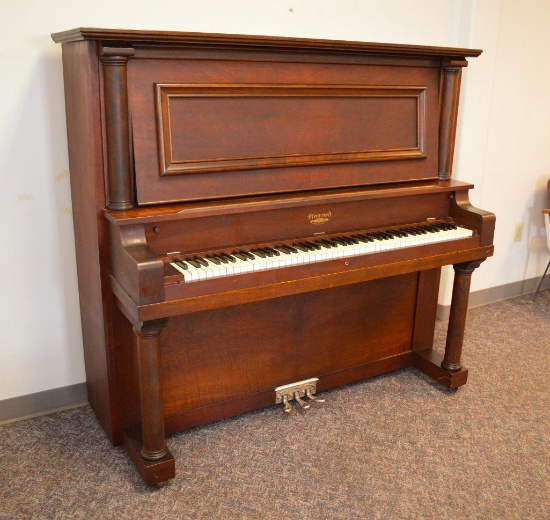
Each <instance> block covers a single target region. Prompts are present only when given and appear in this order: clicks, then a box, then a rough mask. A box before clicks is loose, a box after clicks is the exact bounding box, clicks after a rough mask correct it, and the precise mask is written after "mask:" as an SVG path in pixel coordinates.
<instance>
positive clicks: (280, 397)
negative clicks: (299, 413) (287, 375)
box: [275, 377, 325, 413]
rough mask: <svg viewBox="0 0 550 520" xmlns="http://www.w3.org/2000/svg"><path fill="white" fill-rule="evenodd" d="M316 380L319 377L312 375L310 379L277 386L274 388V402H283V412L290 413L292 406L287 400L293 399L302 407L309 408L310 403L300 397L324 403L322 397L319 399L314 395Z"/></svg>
mask: <svg viewBox="0 0 550 520" xmlns="http://www.w3.org/2000/svg"><path fill="white" fill-rule="evenodd" d="M317 381H319V378H317V377H313V378H311V379H305V380H304V381H298V382H296V383H290V384H288V385H283V386H278V387H277V388H275V404H279V403H283V405H284V407H285V412H286V413H290V412H292V406H291V405H290V402H289V401H292V400H293V399H294V400H295V401H296V402H297V403H298V404H299V405H300V407H301V408H303V409H307V408H309V406H310V405H309V403H308V402H307V401H304V400H303V399H302V397H307V398H308V399H310V400H311V401H313V402H316V403H324V402H325V400H324V399H320V398H319V397H316V396H315V395H314V394H315V392H316V391H317Z"/></svg>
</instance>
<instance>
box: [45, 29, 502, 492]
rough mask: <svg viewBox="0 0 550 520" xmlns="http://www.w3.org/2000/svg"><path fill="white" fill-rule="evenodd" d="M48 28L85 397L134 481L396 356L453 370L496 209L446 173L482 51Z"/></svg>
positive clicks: (161, 477) (432, 371) (390, 367)
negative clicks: (57, 46) (261, 412)
mask: <svg viewBox="0 0 550 520" xmlns="http://www.w3.org/2000/svg"><path fill="white" fill-rule="evenodd" d="M53 39H54V41H56V42H59V43H61V44H62V48H63V70H64V82H65V99H66V116H67V132H68V144H69V158H70V174H71V175H70V177H71V189H72V204H73V214H74V226H75V239H76V254H77V264H78V279H79V291H80V305H81V316H82V329H83V337H84V353H85V362H86V377H87V385H88V396H89V401H90V404H91V406H92V407H93V409H94V411H95V413H96V415H97V417H98V419H99V422H100V423H101V425H102V426H103V428H104V429H105V431H106V433H107V435H108V437H109V439H110V440H111V442H112V443H113V444H115V445H119V444H123V445H124V447H125V449H126V450H127V451H128V454H129V456H130V457H131V459H132V461H133V463H134V464H135V466H136V468H137V470H138V471H139V473H140V474H141V475H142V477H143V478H144V480H145V481H146V482H147V483H148V484H150V485H153V484H157V483H159V482H162V481H166V480H168V479H170V478H172V477H174V475H175V461H174V458H173V457H172V455H171V454H170V452H169V450H168V448H167V445H166V440H165V437H166V435H168V434H170V433H172V432H176V431H181V430H185V429H188V428H191V427H194V426H197V425H202V424H206V423H210V422H213V421H216V420H220V419H222V418H227V417H231V416H234V415H236V414H240V413H244V412H247V411H250V410H254V409H258V408H262V407H268V406H275V404H276V403H280V404H278V405H277V406H278V407H280V410H284V411H287V412H290V411H292V410H293V409H295V408H300V407H307V406H308V405H309V404H310V403H311V402H313V401H315V400H319V399H320V398H319V397H318V396H316V392H324V391H326V390H329V389H332V388H335V387H338V386H341V385H345V384H349V383H351V382H356V381H359V380H363V379H366V378H370V377H373V376H376V375H380V374H384V373H387V372H390V371H394V370H398V369H401V368H404V367H414V368H416V369H417V370H419V371H420V372H422V373H424V374H426V376H428V377H429V378H431V379H433V380H434V381H437V382H438V383H440V384H441V385H443V386H444V387H446V388H448V389H456V388H458V387H459V386H461V385H463V384H464V383H465V382H466V377H467V370H466V369H465V368H464V367H463V366H462V365H461V349H462V342H463V334H464V324H465V318H466V311H467V304H468V294H469V286H470V279H471V275H472V272H473V271H474V270H475V268H476V267H478V266H479V264H480V263H481V262H482V261H483V260H485V259H486V258H487V257H489V256H491V255H492V253H493V246H492V242H493V231H494V224H495V217H494V215H493V214H491V213H489V212H486V211H482V210H480V209H477V208H475V207H473V206H472V205H471V204H470V203H469V200H468V192H469V190H470V189H471V188H472V187H473V186H472V185H471V184H468V183H464V182H459V181H456V180H453V179H452V178H451V170H452V163H453V149H454V142H455V131H456V121H457V113H458V100H459V91H460V79H461V72H462V69H463V67H465V66H466V65H467V61H466V58H469V57H470V58H472V57H476V56H478V55H479V54H480V52H481V51H479V50H472V49H459V48H443V47H424V46H412V45H393V44H377V43H361V42H350V41H328V40H315V39H298V38H276V37H266V36H238V35H223V34H201V33H179V32H160V31H135V30H112V29H93V28H80V29H75V30H70V31H66V32H62V33H57V34H54V35H53ZM445 265H452V266H453V267H454V271H455V278H454V289H453V296H452V304H451V310H450V319H449V324H448V331H447V338H446V344H445V348H444V354H440V353H439V352H438V351H436V350H435V349H434V348H433V347H434V345H433V344H434V330H435V321H436V308H437V296H438V288H439V282H440V271H441V268H442V267H443V266H445ZM326 405H330V404H329V403H327V404H325V405H323V406H326ZM276 410H279V408H275V409H274V413H277V412H276ZM280 413H281V414H282V413H283V412H282V411H281V412H280ZM294 413H296V412H294Z"/></svg>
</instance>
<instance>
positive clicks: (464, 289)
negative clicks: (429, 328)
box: [441, 261, 481, 371]
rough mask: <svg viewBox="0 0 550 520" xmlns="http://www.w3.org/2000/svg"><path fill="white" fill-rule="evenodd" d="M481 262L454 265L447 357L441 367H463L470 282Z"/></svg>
mask: <svg viewBox="0 0 550 520" xmlns="http://www.w3.org/2000/svg"><path fill="white" fill-rule="evenodd" d="M480 264H481V261H476V262H466V263H463V264H456V265H454V266H453V268H454V270H455V279H454V284H453V297H452V300H451V314H450V316H449V325H448V327H447V343H446V345H445V357H444V358H443V361H442V362H441V367H442V368H445V369H447V370H451V371H456V370H460V369H461V368H462V365H461V363H460V356H461V354H462V342H463V341H464V327H465V325H466V313H467V311H468V298H469V296H470V282H471V280H472V273H473V272H474V270H475V269H476V268H477V267H479V265H480Z"/></svg>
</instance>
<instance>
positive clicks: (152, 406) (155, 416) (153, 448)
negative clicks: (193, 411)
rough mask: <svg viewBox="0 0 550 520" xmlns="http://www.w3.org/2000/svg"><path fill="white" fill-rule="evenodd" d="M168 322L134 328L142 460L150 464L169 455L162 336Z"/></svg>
mask: <svg viewBox="0 0 550 520" xmlns="http://www.w3.org/2000/svg"><path fill="white" fill-rule="evenodd" d="M167 321H168V319H161V320H154V321H149V322H143V323H141V324H139V325H136V326H135V327H134V332H135V334H136V340H137V341H136V347H137V360H138V371H139V389H140V406H141V427H142V436H143V437H142V443H143V446H142V448H141V456H142V457H143V458H144V459H145V460H147V461H156V460H160V459H162V458H164V457H165V456H166V454H167V453H168V450H167V448H166V442H165V438H164V411H163V408H162V388H161V374H160V332H161V330H162V329H163V328H164V326H165V325H166V322H167Z"/></svg>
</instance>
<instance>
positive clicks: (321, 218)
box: [307, 211, 332, 226]
mask: <svg viewBox="0 0 550 520" xmlns="http://www.w3.org/2000/svg"><path fill="white" fill-rule="evenodd" d="M331 217H332V212H330V211H327V212H326V213H310V214H309V215H308V216H307V218H308V219H309V223H310V224H314V225H315V226H320V225H321V224H326V223H327V222H328V221H329V220H330V218H331Z"/></svg>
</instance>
